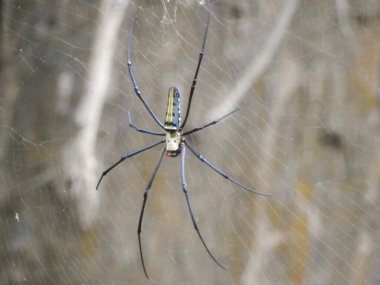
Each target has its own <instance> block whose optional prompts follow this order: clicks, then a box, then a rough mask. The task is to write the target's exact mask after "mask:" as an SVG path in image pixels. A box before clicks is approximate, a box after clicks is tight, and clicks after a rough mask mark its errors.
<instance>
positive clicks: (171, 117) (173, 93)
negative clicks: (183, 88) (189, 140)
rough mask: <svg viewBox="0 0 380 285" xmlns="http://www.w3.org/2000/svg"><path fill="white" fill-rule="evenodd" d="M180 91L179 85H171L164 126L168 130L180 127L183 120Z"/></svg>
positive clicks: (175, 129)
mask: <svg viewBox="0 0 380 285" xmlns="http://www.w3.org/2000/svg"><path fill="white" fill-rule="evenodd" d="M180 96H181V95H180V92H179V90H178V88H177V87H170V88H169V92H168V105H167V110H166V117H165V123H164V128H165V130H166V131H169V132H172V131H177V130H178V129H179V125H180V122H181V113H180V105H179V99H180Z"/></svg>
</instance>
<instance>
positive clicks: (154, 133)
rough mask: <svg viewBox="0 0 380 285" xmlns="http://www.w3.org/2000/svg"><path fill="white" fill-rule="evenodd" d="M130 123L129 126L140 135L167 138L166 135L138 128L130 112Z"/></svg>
mask: <svg viewBox="0 0 380 285" xmlns="http://www.w3.org/2000/svg"><path fill="white" fill-rule="evenodd" d="M128 122H129V126H130V127H131V128H133V129H135V130H136V131H138V132H140V133H144V134H150V135H154V136H165V133H159V132H153V131H149V130H145V129H141V128H139V127H136V126H135V125H134V124H133V122H132V117H131V114H130V113H129V112H128Z"/></svg>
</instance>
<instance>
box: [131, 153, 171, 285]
mask: <svg viewBox="0 0 380 285" xmlns="http://www.w3.org/2000/svg"><path fill="white" fill-rule="evenodd" d="M164 152H165V148H164V149H163V150H162V151H161V154H160V156H159V158H158V161H157V164H156V167H155V168H154V170H153V173H152V176H151V177H150V178H149V182H148V184H147V185H146V187H145V192H144V201H143V204H142V207H141V213H140V219H139V226H138V229H137V236H138V238H139V248H140V257H141V264H142V267H143V269H144V273H145V276H146V278H148V279H149V276H148V273H147V272H146V268H145V262H144V257H143V251H142V246H141V225H142V221H143V217H144V210H145V204H146V200H147V199H148V192H149V190H150V188H151V187H152V183H153V180H154V178H155V177H156V174H157V170H158V168H159V167H160V164H161V160H162V157H163V155H164Z"/></svg>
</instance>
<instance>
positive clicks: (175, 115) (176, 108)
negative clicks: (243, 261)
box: [96, 6, 268, 278]
mask: <svg viewBox="0 0 380 285" xmlns="http://www.w3.org/2000/svg"><path fill="white" fill-rule="evenodd" d="M210 14H211V9H210V6H208V12H207V18H206V24H205V30H204V35H203V42H202V46H201V49H200V52H199V58H198V64H197V67H196V70H195V74H194V77H193V81H192V85H191V87H190V94H189V99H188V103H187V109H186V113H185V116H184V120H183V122H181V114H180V92H179V90H178V88H176V87H170V88H169V92H168V104H167V110H166V116H165V122H164V123H162V122H161V121H160V120H159V119H158V117H157V116H156V115H155V114H154V112H153V110H152V109H151V108H150V107H149V105H148V103H147V102H146V100H145V99H144V97H143V96H142V94H141V92H140V90H139V87H138V85H137V83H136V80H135V77H134V75H133V72H132V62H131V56H130V51H131V43H132V32H133V29H134V26H135V23H136V18H135V19H134V20H133V21H132V24H131V26H130V29H129V34H128V51H127V57H128V61H127V63H128V72H129V75H130V78H131V81H132V84H133V89H134V92H135V94H136V96H137V97H138V98H139V99H140V101H141V102H142V103H143V105H144V106H145V108H146V110H147V111H148V113H149V114H150V116H151V117H152V118H153V119H154V120H155V122H156V123H157V125H158V126H159V127H161V129H162V130H163V131H162V132H156V131H150V130H145V129H142V128H139V127H136V126H135V125H134V124H133V122H132V118H131V115H130V113H129V112H128V119H129V126H130V127H132V128H133V129H135V130H136V131H138V132H141V133H144V134H150V135H154V136H160V137H165V139H161V140H159V141H156V142H155V143H153V144H150V145H148V146H145V147H143V148H141V149H138V150H136V151H133V152H130V153H128V154H126V155H124V156H122V157H121V158H120V159H119V160H118V161H116V162H115V163H114V164H112V165H111V166H110V167H108V168H107V169H106V170H105V171H103V173H102V175H101V177H100V179H99V181H98V184H97V185H96V189H98V187H99V185H100V183H101V181H102V179H103V177H104V176H106V175H107V174H108V173H109V172H110V171H111V170H112V169H113V168H115V167H116V166H118V165H119V164H120V163H122V162H123V161H124V160H126V159H128V158H130V157H132V156H135V155H137V154H139V153H142V152H144V151H147V150H149V149H152V148H154V147H156V146H158V145H160V144H164V143H165V147H164V148H163V149H162V150H161V152H160V155H159V158H158V160H157V163H156V166H155V168H154V169H153V173H152V175H151V177H150V178H149V181H148V183H147V185H146V187H145V191H144V195H143V198H144V199H143V203H142V207H141V212H140V218H139V223H138V228H137V236H138V241H139V250H140V258H141V264H142V267H143V270H144V274H145V276H146V277H147V278H149V277H148V274H147V271H146V268H145V262H144V256H143V250H142V243H141V232H142V221H143V217H144V211H145V205H146V202H147V199H148V193H149V190H150V189H151V186H152V184H153V181H154V178H155V176H156V174H157V171H158V168H159V166H160V164H161V161H162V158H163V155H164V153H166V155H167V156H169V157H176V156H178V155H180V160H181V162H180V170H181V177H180V181H181V186H182V191H183V193H184V195H185V198H186V204H187V208H188V211H189V214H190V218H191V220H192V223H193V226H194V229H195V231H196V232H197V234H198V237H199V239H200V240H201V242H202V244H203V247H204V248H205V250H206V251H207V253H208V255H209V256H210V257H211V259H212V260H213V261H214V262H215V263H216V264H217V265H218V266H220V267H221V268H223V269H225V270H228V269H227V268H226V267H225V266H223V265H222V264H221V263H220V262H219V261H218V260H217V259H216V258H215V257H214V255H213V254H212V253H211V251H210V250H209V248H208V247H207V245H206V242H205V241H204V239H203V236H202V235H201V232H200V230H199V227H198V224H197V220H196V218H195V215H194V213H193V210H192V207H191V202H190V197H189V192H188V190H187V184H186V178H185V151H186V149H189V150H190V152H191V153H192V154H193V155H194V156H195V157H196V158H197V159H198V160H199V161H201V162H202V163H203V164H205V165H206V166H208V167H210V168H211V169H212V170H213V171H215V172H216V173H218V174H219V175H220V176H222V177H223V178H225V179H226V180H228V181H230V182H231V183H233V184H235V185H237V186H238V187H240V188H242V189H244V190H246V191H249V192H253V193H256V194H260V195H264V196H268V194H265V193H261V192H257V191H255V190H253V189H251V188H249V187H247V186H245V185H243V184H241V183H240V182H238V181H237V180H235V179H234V178H232V177H230V176H229V175H227V174H226V173H224V172H223V171H222V170H220V169H219V168H217V167H216V166H214V165H213V164H212V163H211V162H209V161H208V160H207V159H206V158H205V157H203V156H202V155H201V154H200V153H198V152H197V151H196V150H195V149H194V148H193V147H192V146H191V145H190V144H189V142H188V141H187V140H185V137H186V136H188V135H190V134H192V133H195V132H198V131H201V130H203V129H205V128H207V127H209V126H211V125H214V124H216V123H218V122H220V121H221V120H223V119H224V118H226V117H228V116H229V115H231V114H232V113H235V112H237V111H238V110H239V109H235V110H233V111H231V112H229V113H228V114H225V115H224V116H222V117H220V118H219V119H217V120H214V121H212V122H210V123H207V124H204V125H202V126H200V127H197V128H194V129H192V130H189V131H184V127H185V125H186V122H187V119H188V117H189V113H190V107H191V102H192V98H193V94H194V90H195V87H196V84H197V78H198V72H199V69H200V66H201V62H202V58H203V55H204V48H205V43H206V38H207V32H208V26H209V22H210Z"/></svg>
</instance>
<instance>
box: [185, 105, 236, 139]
mask: <svg viewBox="0 0 380 285" xmlns="http://www.w3.org/2000/svg"><path fill="white" fill-rule="evenodd" d="M239 110H240V108H237V109H235V110H233V111H231V112H229V113H228V114H225V115H224V116H222V117H220V118H219V119H217V120H214V121H212V122H211V123H208V124H205V125H203V126H200V127H197V128H195V129H192V130H191V131H188V132H184V133H183V135H182V136H186V135H189V134H192V133H195V132H198V131H200V130H203V129H204V128H207V127H209V126H211V125H215V124H216V123H218V122H220V121H221V120H223V119H224V118H226V117H228V116H229V115H231V114H233V113H235V112H237V111H239Z"/></svg>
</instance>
